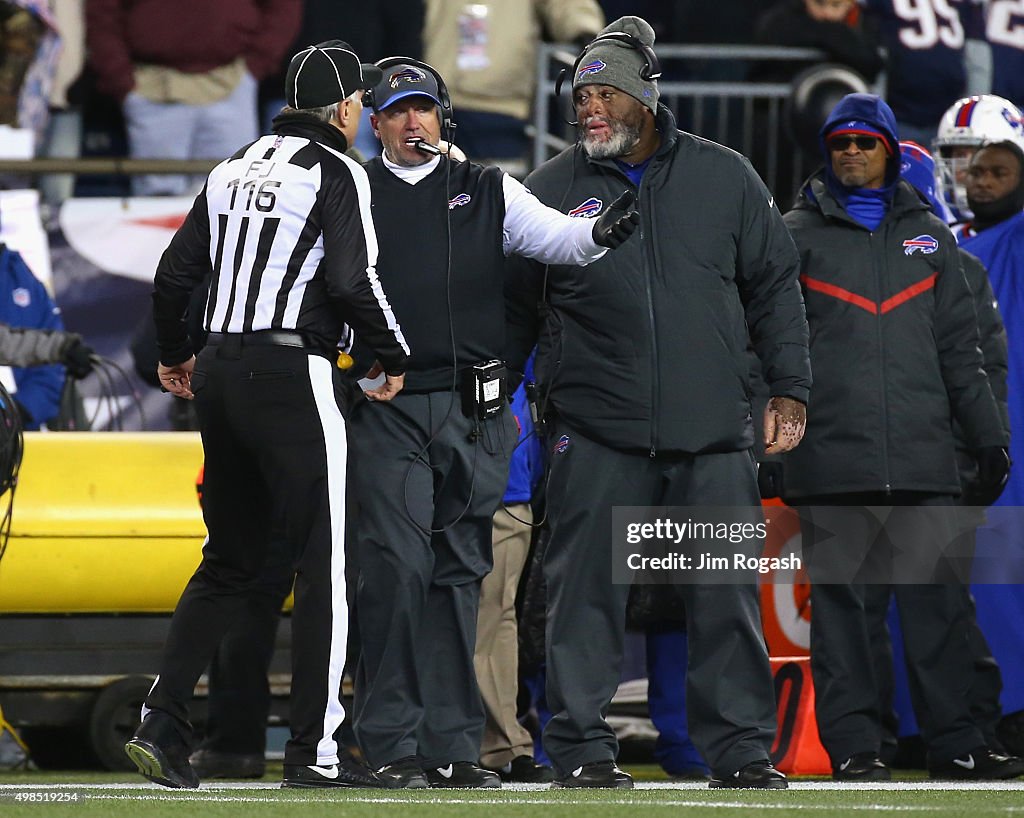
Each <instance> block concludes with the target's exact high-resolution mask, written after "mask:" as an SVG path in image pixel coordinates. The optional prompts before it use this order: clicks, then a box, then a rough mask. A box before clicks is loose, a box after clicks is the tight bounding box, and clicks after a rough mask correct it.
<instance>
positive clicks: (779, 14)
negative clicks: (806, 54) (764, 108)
mask: <svg viewBox="0 0 1024 818" xmlns="http://www.w3.org/2000/svg"><path fill="white" fill-rule="evenodd" d="M754 41H755V42H756V43H758V44H759V45H782V46H794V47H801V48H820V49H822V50H823V51H825V52H826V54H827V59H828V61H829V62H836V63H841V64H842V65H847V66H849V67H850V68H852V69H853V70H854V71H856V72H857V73H858V74H860V75H861V76H863V77H864V79H866V80H867V81H868V82H873V81H874V79H875V77H876V76H877V75H878V72H879V71H881V70H882V64H883V63H882V55H881V53H880V52H879V50H878V44H877V41H876V35H875V32H874V31H873V30H872V29H871V27H870V26H865V25H864V24H863V20H862V15H861V11H860V9H859V8H858V6H857V4H856V2H855V0H781V2H778V3H776V4H775V5H774V6H772V7H771V8H770V9H768V11H766V12H765V13H764V14H762V15H761V16H760V17H759V18H758V19H757V27H756V30H755V33H754ZM806 65H807V63H805V62H772V63H763V64H761V65H759V66H757V67H756V77H754V78H755V79H757V80H760V81H762V82H788V81H789V80H791V79H793V77H794V76H796V75H797V74H798V73H799V72H800V71H801V70H803V69H804V68H805V67H806ZM818 124H819V126H820V124H821V123H818Z"/></svg>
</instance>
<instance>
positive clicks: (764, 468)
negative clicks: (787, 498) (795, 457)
mask: <svg viewBox="0 0 1024 818" xmlns="http://www.w3.org/2000/svg"><path fill="white" fill-rule="evenodd" d="M782 476H783V471H782V462H781V461H779V460H763V461H761V462H760V463H758V464H757V489H758V491H759V492H760V493H761V498H762V499H763V500H771V499H772V498H773V497H781V496H782V494H783V492H784V491H785V483H784V482H783V480H782Z"/></svg>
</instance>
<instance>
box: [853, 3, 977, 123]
mask: <svg viewBox="0 0 1024 818" xmlns="http://www.w3.org/2000/svg"><path fill="white" fill-rule="evenodd" d="M971 1H972V0H863V4H864V8H865V11H866V12H867V13H868V14H870V15H872V16H874V17H875V19H877V21H878V26H879V32H880V34H881V37H882V44H883V45H884V46H885V47H886V50H887V51H888V52H889V63H888V68H887V83H888V87H887V89H886V102H888V103H889V106H890V107H891V108H892V110H893V113H895V114H896V119H897V120H898V121H899V122H908V123H910V124H912V125H919V126H923V127H928V126H938V123H939V120H940V119H941V118H942V114H943V113H945V111H946V109H947V108H948V107H949V106H950V105H952V104H953V103H954V102H956V101H957V100H958V99H960V97H962V96H964V91H965V88H966V86H967V72H966V69H965V67H964V39H965V35H964V27H963V22H962V20H961V11H963V9H964V8H965V7H966V6H967V4H969V3H971Z"/></svg>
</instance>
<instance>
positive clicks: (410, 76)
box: [388, 68, 427, 88]
mask: <svg viewBox="0 0 1024 818" xmlns="http://www.w3.org/2000/svg"><path fill="white" fill-rule="evenodd" d="M426 78H427V75H426V74H424V73H423V72H422V71H420V70H419V69H418V68H403V69H402V70H401V71H396V72H395V73H394V74H392V75H391V79H389V80H388V85H390V86H391V87H392V88H397V87H398V86H399V85H401V84H402V83H403V82H423V80H425V79H426Z"/></svg>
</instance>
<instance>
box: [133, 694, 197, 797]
mask: <svg viewBox="0 0 1024 818" xmlns="http://www.w3.org/2000/svg"><path fill="white" fill-rule="evenodd" d="M124 752H125V755H127V756H128V758H130V759H131V760H132V763H133V764H134V765H135V766H136V767H137V768H138V770H139V772H140V773H142V775H143V776H144V777H145V778H147V779H149V780H150V781H152V782H153V783H155V784H161V785H163V786H165V787H171V788H173V789H186V790H194V789H196V788H197V787H198V786H199V776H198V775H196V771H195V770H193V769H192V765H191V764H189V760H188V757H189V746H188V742H187V741H186V740H185V738H184V737H183V736H182V730H181V728H179V727H178V726H177V724H176V720H175V719H174V717H173V716H171V715H169V714H167V713H164V712H162V711H160V710H150V711H149V713H148V714H147V715H146V718H144V719H143V720H142V724H140V725H139V728H138V729H137V730H136V731H135V735H133V736H132V737H131V738H130V739H129V740H128V743H127V744H125V745H124Z"/></svg>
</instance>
